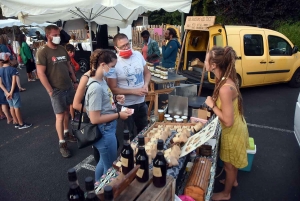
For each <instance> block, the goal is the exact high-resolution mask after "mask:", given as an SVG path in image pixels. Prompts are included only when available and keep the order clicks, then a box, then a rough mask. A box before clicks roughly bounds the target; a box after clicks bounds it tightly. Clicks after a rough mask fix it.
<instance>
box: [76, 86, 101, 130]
mask: <svg viewBox="0 0 300 201" xmlns="http://www.w3.org/2000/svg"><path fill="white" fill-rule="evenodd" d="M94 82H97V81H92V82H91V83H90V84H89V85H87V86H86V89H85V92H84V96H83V99H82V102H81V104H82V106H81V110H80V116H79V123H78V128H77V129H78V130H79V129H80V126H81V118H82V113H83V107H84V103H85V95H86V92H87V90H88V88H89V86H90V85H91V84H93V83H94Z"/></svg>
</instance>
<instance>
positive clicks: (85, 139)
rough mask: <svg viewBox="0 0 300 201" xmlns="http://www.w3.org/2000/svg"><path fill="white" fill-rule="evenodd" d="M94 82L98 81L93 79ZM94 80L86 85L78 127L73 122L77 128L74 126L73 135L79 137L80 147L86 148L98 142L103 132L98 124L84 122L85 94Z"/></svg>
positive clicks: (78, 144)
mask: <svg viewBox="0 0 300 201" xmlns="http://www.w3.org/2000/svg"><path fill="white" fill-rule="evenodd" d="M93 82H96V81H93ZM93 82H91V83H90V84H89V85H88V86H87V87H86V90H85V93H84V97H83V100H82V107H81V111H80V117H79V122H78V126H77V129H76V127H75V126H76V125H75V124H76V123H75V124H73V127H75V129H74V128H72V132H73V135H74V136H75V137H76V138H77V146H78V148H79V149H82V148H85V147H87V146H91V145H93V144H94V142H96V141H98V140H100V139H101V138H102V133H101V132H100V130H99V128H98V125H97V124H92V123H90V122H89V123H83V122H82V114H83V106H84V103H85V95H86V92H87V90H88V88H89V86H90V85H91V84H92V83H93Z"/></svg>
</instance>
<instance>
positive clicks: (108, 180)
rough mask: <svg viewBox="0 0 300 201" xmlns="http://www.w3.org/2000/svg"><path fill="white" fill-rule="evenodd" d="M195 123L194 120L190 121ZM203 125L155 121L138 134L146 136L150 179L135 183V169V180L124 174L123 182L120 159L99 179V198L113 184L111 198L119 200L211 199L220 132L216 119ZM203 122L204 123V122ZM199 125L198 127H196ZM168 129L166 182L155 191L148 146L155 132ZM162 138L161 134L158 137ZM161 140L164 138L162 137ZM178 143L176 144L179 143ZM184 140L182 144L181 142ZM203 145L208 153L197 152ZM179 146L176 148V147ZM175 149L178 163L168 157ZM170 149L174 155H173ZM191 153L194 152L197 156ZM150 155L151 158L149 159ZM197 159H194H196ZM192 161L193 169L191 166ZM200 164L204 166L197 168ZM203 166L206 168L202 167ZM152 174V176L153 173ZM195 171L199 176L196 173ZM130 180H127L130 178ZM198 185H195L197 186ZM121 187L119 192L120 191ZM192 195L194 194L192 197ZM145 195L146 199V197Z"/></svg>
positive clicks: (136, 142)
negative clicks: (191, 184) (208, 150)
mask: <svg viewBox="0 0 300 201" xmlns="http://www.w3.org/2000/svg"><path fill="white" fill-rule="evenodd" d="M193 121H194V120H193ZM201 121H202V123H199V122H198V123H196V122H195V123H174V122H155V123H153V124H149V126H148V127H147V128H145V129H144V130H143V131H142V132H141V133H140V134H139V135H143V136H144V137H145V149H146V152H147V154H148V156H149V158H150V162H149V180H148V181H147V182H145V183H140V182H138V181H137V180H136V179H135V178H136V176H135V175H137V174H138V173H137V170H134V169H133V170H132V172H131V173H133V174H134V177H132V176H131V175H130V176H128V175H129V174H127V175H126V176H127V177H126V176H125V177H126V179H123V180H122V179H120V177H121V178H123V177H124V175H123V173H121V172H120V171H122V168H120V167H122V159H121V157H119V158H118V159H117V161H116V162H115V163H114V166H113V167H112V168H110V169H109V170H108V172H107V173H106V174H105V175H103V176H102V177H101V181H100V182H101V183H100V185H99V186H98V187H97V189H96V192H97V194H98V196H99V197H100V198H101V197H102V196H103V188H104V186H106V185H112V186H113V187H114V191H115V192H116V194H115V197H114V199H115V200H122V199H121V198H124V197H125V198H126V200H128V201H129V200H144V199H145V197H147V199H146V200H172V201H173V200H174V194H175V193H176V194H177V195H182V194H185V195H188V196H190V197H192V198H193V199H195V200H197V201H198V200H210V197H211V196H212V191H213V186H214V176H215V170H216V162H217V154H218V142H219V137H220V133H221V128H220V124H219V121H218V118H210V120H208V121H207V122H206V120H201ZM204 122H206V123H204ZM199 125H201V126H200V127H198V126H199ZM202 126H203V127H202ZM168 129H170V134H169V136H168V137H167V138H166V140H165V143H164V155H165V157H166V159H167V161H168V169H167V173H166V174H167V183H166V185H165V186H164V187H163V188H156V187H154V186H153V184H152V182H153V181H152V178H151V177H152V176H153V175H154V174H156V173H155V172H154V171H155V168H154V167H153V163H152V159H153V156H152V155H151V153H150V152H151V150H150V149H151V148H149V146H150V145H151V144H155V140H153V138H155V137H158V136H157V133H159V132H167V131H168ZM186 131H189V133H188V134H187V135H188V136H189V137H188V138H187V139H185V140H184V139H178V138H180V137H178V136H179V135H184V132H186ZM161 135H162V134H161ZM161 138H163V137H161ZM178 140H179V141H178ZM181 140H183V141H181ZM138 141H139V139H138V136H137V137H136V138H134V139H133V140H132V141H131V147H133V150H135V148H136V147H137V145H138V143H139V142H138ZM203 144H206V145H205V146H206V147H210V148H211V149H210V152H207V151H203V150H202V149H200V147H202V146H201V145H203ZM177 146H178V147H177ZM175 147H177V148H178V149H179V150H180V151H179V152H178V154H179V155H178V160H174V158H173V157H172V156H171V155H168V153H169V152H170V150H173V149H174V150H175V149H177V148H175ZM174 150H173V152H174ZM193 150H197V152H198V153H197V156H196V157H195V153H194V152H193ZM151 156H152V159H151ZM195 158H196V159H195ZM193 162H194V166H193V165H192V166H191V164H192V163H193ZM201 164H202V166H203V167H200V166H201ZM203 164H205V165H203ZM152 172H153V173H152ZM197 172H198V173H197ZM194 174H197V177H198V180H197V181H191V178H193V177H195V175H194ZM129 177H130V178H129ZM125 181H126V185H127V186H126V187H125V188H124V187H123V188H122V187H121V186H122V185H121V184H122V182H125ZM191 182H194V184H193V186H194V187H195V188H196V189H195V190H194V189H192V190H191V189H190V188H189V183H191ZM197 182H198V183H197ZM120 188H121V192H120ZM198 191H202V192H203V195H202V196H200V194H199V192H198ZM195 193H197V195H196V196H195ZM146 195H147V196H146Z"/></svg>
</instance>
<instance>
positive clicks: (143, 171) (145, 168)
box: [135, 135, 149, 183]
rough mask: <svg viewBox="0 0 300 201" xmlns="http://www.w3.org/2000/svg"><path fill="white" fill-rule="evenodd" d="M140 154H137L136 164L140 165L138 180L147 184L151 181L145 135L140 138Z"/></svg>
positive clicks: (137, 174)
mask: <svg viewBox="0 0 300 201" xmlns="http://www.w3.org/2000/svg"><path fill="white" fill-rule="evenodd" d="M138 146H139V147H138V152H137V154H136V160H135V161H136V164H137V165H140V168H139V169H138V171H137V173H136V177H135V178H136V180H138V181H139V182H142V183H144V182H147V181H148V180H149V161H148V155H147V153H146V150H145V139H144V136H143V135H139V136H138Z"/></svg>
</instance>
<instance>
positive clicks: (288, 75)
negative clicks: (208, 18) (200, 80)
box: [182, 25, 300, 87]
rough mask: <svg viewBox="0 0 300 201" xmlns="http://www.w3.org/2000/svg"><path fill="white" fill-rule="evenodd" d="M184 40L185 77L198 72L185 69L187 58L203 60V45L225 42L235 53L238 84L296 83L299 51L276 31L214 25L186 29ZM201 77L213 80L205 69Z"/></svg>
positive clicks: (299, 79) (299, 77) (299, 80)
mask: <svg viewBox="0 0 300 201" xmlns="http://www.w3.org/2000/svg"><path fill="white" fill-rule="evenodd" d="M208 39H209V40H208ZM208 41H209V42H208ZM195 42H197V44H196V43H195ZM186 44H187V45H186V47H185V62H184V65H183V71H182V74H183V75H187V77H188V78H191V75H192V76H194V78H195V75H196V74H197V73H198V74H201V70H199V69H198V70H197V68H194V69H193V71H194V72H188V70H187V66H188V60H191V59H192V58H195V57H197V58H199V59H200V60H201V61H203V62H204V58H205V53H206V50H207V45H209V49H211V48H212V47H213V46H215V45H216V46H222V47H224V46H226V45H228V46H232V47H233V49H234V50H235V51H236V53H237V60H236V71H237V74H238V78H239V81H240V86H241V87H252V86H259V85H266V84H273V83H280V82H288V83H289V85H290V86H291V87H300V52H298V47H297V46H294V45H293V43H292V42H291V41H290V40H289V39H288V38H287V37H286V36H284V35H283V34H281V33H279V32H276V31H273V30H270V29H263V28H258V27H251V26H231V25H230V26H222V25H214V26H211V27H209V31H208V32H207V31H190V32H189V33H188V34H187V41H186ZM184 72H187V73H184ZM205 80H206V82H209V83H215V79H214V74H213V73H208V74H207V75H205Z"/></svg>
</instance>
